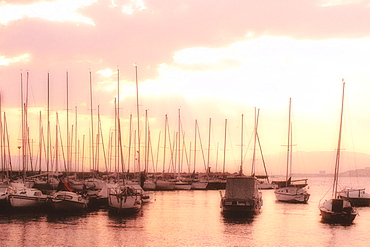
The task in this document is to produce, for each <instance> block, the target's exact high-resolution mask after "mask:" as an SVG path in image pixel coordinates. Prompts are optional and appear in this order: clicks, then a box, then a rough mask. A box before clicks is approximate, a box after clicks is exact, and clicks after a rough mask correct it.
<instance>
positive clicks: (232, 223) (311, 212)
mask: <svg viewBox="0 0 370 247" xmlns="http://www.w3.org/2000/svg"><path fill="white" fill-rule="evenodd" d="M353 179H354V178H349V177H343V178H341V181H342V183H343V184H351V183H352V182H351V181H353ZM358 182H359V183H360V184H362V185H363V186H365V187H367V188H369V186H370V184H369V179H368V178H367V177H364V178H360V179H359V180H358ZM309 183H310V193H311V197H310V200H309V202H308V203H306V204H292V203H283V202H278V201H277V200H276V198H275V195H274V191H273V190H266V191H262V196H263V206H262V209H261V212H260V213H258V214H256V215H254V216H253V217H244V216H239V217H235V216H232V215H231V216H228V215H224V214H223V213H222V210H221V208H220V199H221V198H220V194H219V191H218V190H177V191H157V192H155V197H154V200H153V201H151V202H149V203H146V204H144V205H143V207H142V209H141V210H140V211H139V212H138V213H136V214H130V215H126V216H125V215H120V214H115V213H113V212H110V211H109V210H107V209H96V210H88V211H87V212H86V213H84V214H80V215H69V214H55V213H52V212H50V213H45V212H40V211H37V212H36V211H35V212H12V213H4V212H3V213H1V214H0V226H1V229H2V234H1V235H0V242H1V243H2V245H3V246H35V245H37V246H367V243H368V237H367V233H368V228H369V227H370V223H369V218H370V207H361V208H358V214H359V215H358V217H357V218H356V220H355V221H354V222H353V224H351V225H340V224H328V223H324V222H322V221H321V217H320V213H319V209H318V205H319V202H320V200H321V199H322V198H321V196H322V195H323V194H324V193H325V192H326V190H327V188H328V186H330V184H331V183H332V181H331V178H329V177H312V178H310V180H309Z"/></svg>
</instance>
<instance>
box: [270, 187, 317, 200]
mask: <svg viewBox="0 0 370 247" xmlns="http://www.w3.org/2000/svg"><path fill="white" fill-rule="evenodd" d="M275 196H276V198H277V200H278V201H281V202H290V203H307V201H308V199H309V198H310V194H309V193H308V192H307V190H306V187H305V186H303V187H302V186H294V185H290V186H286V187H283V188H277V189H276V190H275Z"/></svg>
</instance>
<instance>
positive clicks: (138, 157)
mask: <svg viewBox="0 0 370 247" xmlns="http://www.w3.org/2000/svg"><path fill="white" fill-rule="evenodd" d="M135 82H136V113H137V142H138V148H137V153H138V155H137V164H138V169H139V172H140V113H139V82H138V78H137V65H136V64H135Z"/></svg>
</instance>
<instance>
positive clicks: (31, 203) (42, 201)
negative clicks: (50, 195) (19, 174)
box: [9, 183, 47, 208]
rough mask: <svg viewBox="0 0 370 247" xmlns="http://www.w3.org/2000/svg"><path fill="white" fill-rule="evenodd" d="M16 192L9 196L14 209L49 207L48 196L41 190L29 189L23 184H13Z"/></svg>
mask: <svg viewBox="0 0 370 247" xmlns="http://www.w3.org/2000/svg"><path fill="white" fill-rule="evenodd" d="M11 186H12V187H13V188H14V192H13V193H12V194H10V195H9V202H10V205H11V207H12V208H40V207H45V206H46V205H47V195H45V194H43V193H42V192H41V190H38V189H35V188H28V187H26V186H25V185H24V184H23V183H11Z"/></svg>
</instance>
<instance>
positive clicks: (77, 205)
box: [50, 191, 88, 212]
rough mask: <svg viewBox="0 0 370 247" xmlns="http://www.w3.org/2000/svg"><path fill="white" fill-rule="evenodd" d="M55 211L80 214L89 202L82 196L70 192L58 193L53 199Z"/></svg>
mask: <svg viewBox="0 0 370 247" xmlns="http://www.w3.org/2000/svg"><path fill="white" fill-rule="evenodd" d="M50 202H51V208H52V209H53V210H54V211H58V212H59V211H64V212H78V211H81V210H84V209H86V208H87V204H88V201H87V200H86V199H85V198H83V197H82V196H81V195H79V194H76V193H74V192H70V191H58V192H56V194H55V195H54V196H53V198H51V200H50Z"/></svg>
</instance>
